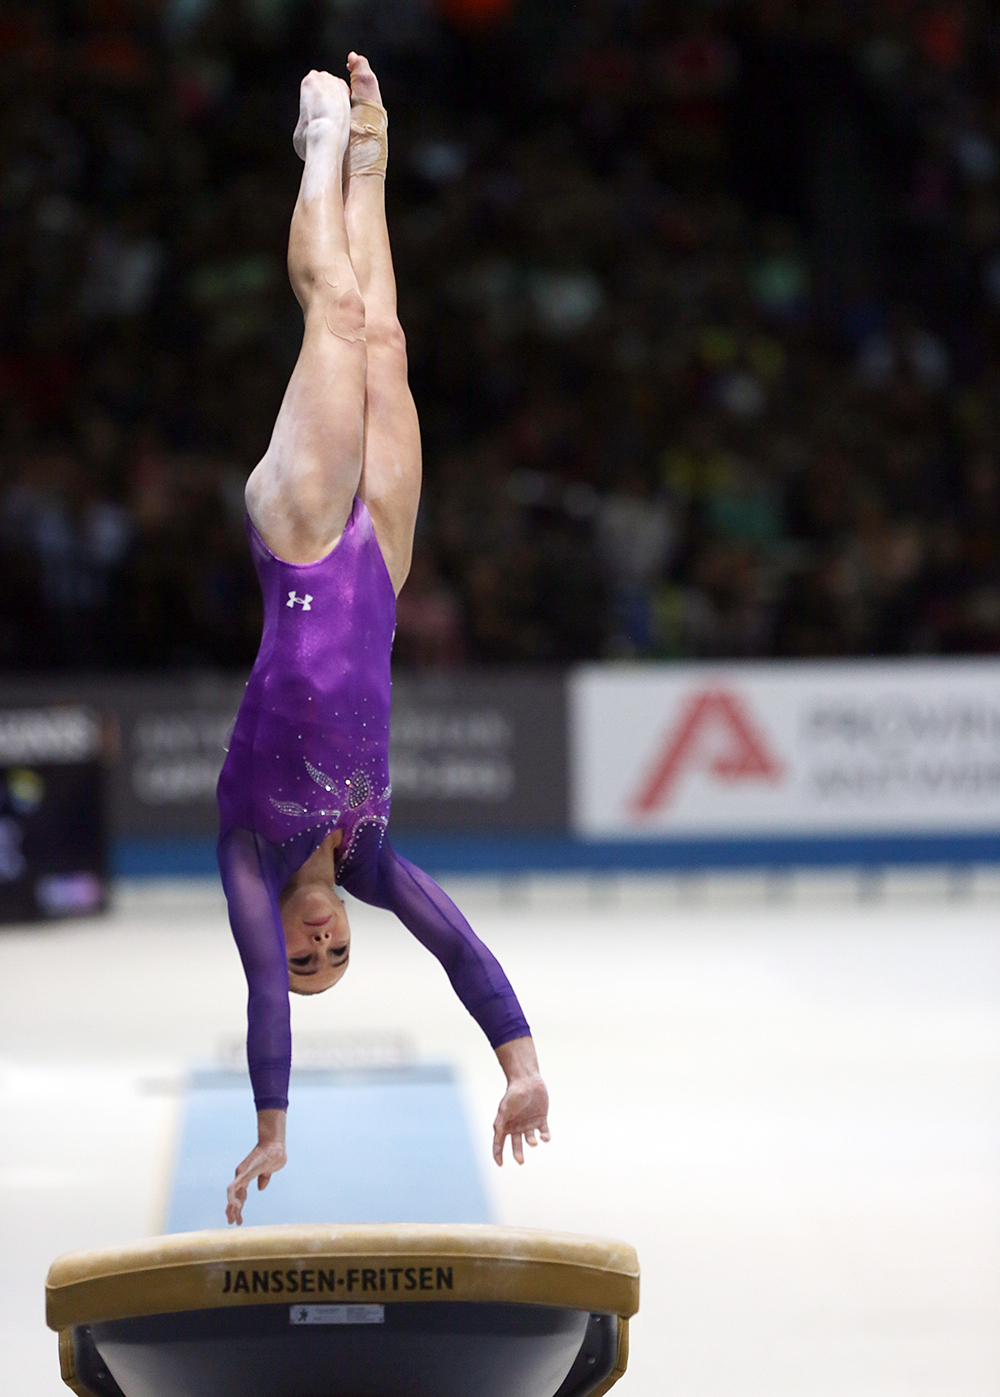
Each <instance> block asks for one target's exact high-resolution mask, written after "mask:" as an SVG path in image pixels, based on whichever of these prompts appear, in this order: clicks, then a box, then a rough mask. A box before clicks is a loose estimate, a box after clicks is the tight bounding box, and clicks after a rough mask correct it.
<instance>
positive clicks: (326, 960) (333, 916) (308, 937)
mask: <svg viewBox="0 0 1000 1397" xmlns="http://www.w3.org/2000/svg"><path fill="white" fill-rule="evenodd" d="M281 923H282V926H283V927H284V929H285V949H286V951H287V952H288V987H289V989H291V990H293V991H294V992H295V993H296V994H319V993H320V991H321V990H328V989H329V988H330V986H331V985H335V984H336V983H337V981H338V980H339V979H340V978H341V976H342V975H343V973H344V971H345V970H346V969H347V962H348V960H349V959H350V955H351V928H350V927H349V926H348V924H347V910H346V908H345V907H344V904H343V903H342V902H341V900H340V898H339V897H338V896H337V894H336V893H335V892H334V890H333V888H332V887H331V886H330V885H329V883H324V882H323V881H321V880H317V881H312V880H309V881H305V882H301V883H297V884H296V885H294V886H292V887H290V888H288V889H286V891H285V893H284V895H283V896H282V899H281Z"/></svg>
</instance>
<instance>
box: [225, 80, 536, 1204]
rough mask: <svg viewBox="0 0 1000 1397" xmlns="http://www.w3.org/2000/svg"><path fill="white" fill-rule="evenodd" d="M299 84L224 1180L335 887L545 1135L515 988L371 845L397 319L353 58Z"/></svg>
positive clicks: (279, 1145) (257, 508)
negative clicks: (298, 311)
mask: <svg viewBox="0 0 1000 1397" xmlns="http://www.w3.org/2000/svg"><path fill="white" fill-rule="evenodd" d="M347 67H348V69H349V71H350V79H351V83H350V88H348V86H347V84H346V83H345V82H343V81H341V79H340V78H335V77H331V76H330V74H329V73H319V72H315V71H314V72H311V73H309V74H308V76H307V77H305V78H304V79H303V81H302V85H301V89H300V113H299V120H298V125H297V126H296V129H295V134H294V136H293V145H294V147H295V150H296V152H297V153H298V155H299V156H300V157H301V158H302V160H303V161H304V169H303V172H302V183H301V186H300V189H299V194H298V199H297V202H296V205H295V211H294V214H293V216H292V225H291V231H290V234H289V242H288V272H289V277H290V280H291V284H292V289H293V290H294V292H295V295H296V297H297V299H298V301H299V304H300V305H301V307H302V311H303V315H304V319H305V327H304V332H303V339H302V348H301V351H300V353H299V357H298V360H297V362H296V364H295V368H294V370H293V372H292V376H291V379H290V381H289V384H288V388H287V389H286V392H285V396H284V399H283V401H282V403H281V407H280V410H279V412H278V417H277V421H276V422H275V426H274V431H273V434H272V436H271V441H270V443H269V445H268V448H267V451H266V452H265V454H264V457H263V459H262V460H261V461H260V463H259V464H258V465H257V467H256V468H255V469H254V471H253V472H252V474H251V475H250V478H249V480H248V481H247V488H246V505H247V534H248V537H249V541H250V550H251V553H252V555H253V560H254V564H255V566H256V569H257V575H258V578H259V579H260V586H261V591H262V593H263V598H264V630H263V636H262V639H261V645H260V651H259V653H258V656H257V660H256V662H255V664H254V667H253V671H252V673H251V675H250V680H249V682H248V684H247V688H246V692H245V694H244V697H243V701H242V703H241V705H240V710H239V713H238V715H237V719H236V725H235V728H234V730H233V733H232V737H231V739H230V743H229V750H228V753H227V755H226V760H225V764H224V765H223V768H222V773H221V775H220V777H219V787H218V801H219V830H220V833H219V846H218V853H219V868H220V870H221V873H222V882H223V887H224V889H225V893H226V900H227V903H228V907H229V920H230V924H231V926H232V929H233V934H234V936H235V938H236V943H237V946H238V948H239V953H240V957H241V959H242V962H243V968H244V970H245V972H246V977H247V983H248V988H249V998H248V1005H247V1020H248V1027H247V1058H248V1061H249V1067H250V1078H251V1082H252V1085H253V1092H254V1103H255V1106H256V1108H257V1144H256V1145H255V1147H254V1148H253V1149H252V1150H251V1151H250V1153H249V1154H248V1155H247V1157H246V1159H244V1160H243V1162H242V1163H241V1164H240V1165H239V1166H238V1168H237V1170H236V1176H235V1178H234V1179H233V1182H232V1183H231V1184H230V1185H229V1189H228V1194H227V1207H226V1217H227V1219H228V1221H229V1222H230V1223H241V1222H242V1220H243V1216H242V1215H243V1204H244V1203H245V1202H246V1197H247V1189H248V1187H249V1185H250V1184H251V1183H252V1182H253V1180H254V1179H256V1180H257V1186H258V1188H264V1187H265V1186H266V1185H267V1183H268V1182H269V1180H270V1178H271V1175H272V1174H274V1173H275V1171H276V1170H278V1169H280V1168H282V1166H283V1165H284V1164H285V1162H286V1154H285V1113H286V1111H287V1108H288V1078H289V1071H290V1066H291V1027H290V1015H289V999H288V993H289V990H292V991H294V992H295V993H296V994H315V993H318V992H319V991H321V990H327V989H329V988H330V987H331V986H332V985H335V984H336V983H337V982H338V981H339V980H340V979H341V978H342V976H343V974H344V972H345V971H346V969H347V965H348V961H349V958H350V943H351V933H350V928H349V926H348V921H347V913H346V910H345V907H344V904H343V902H342V900H341V898H340V895H339V893H338V891H337V889H338V886H339V887H343V888H346V889H347V890H348V891H349V892H350V893H351V894H352V895H353V896H355V897H357V898H359V899H360V900H361V901H363V902H367V903H371V904H372V905H373V906H376V907H384V908H389V909H391V910H392V911H393V912H395V913H396V915H397V916H398V917H399V919H400V921H402V923H403V924H404V926H406V927H407V928H408V929H409V930H410V931H411V932H412V933H413V935H414V936H415V937H416V938H417V940H418V941H420V943H421V944H422V945H423V946H425V947H426V948H427V949H428V950H429V951H431V952H432V953H433V954H434V955H435V956H436V957H437V958H438V960H440V962H441V964H442V966H443V967H444V969H445V971H446V972H447V974H448V977H449V979H450V980H451V983H452V986H453V987H454V989H455V992H456V993H457V995H458V996H459V998H460V999H461V1001H462V1003H463V1004H464V1005H465V1007H466V1008H467V1009H468V1010H469V1012H470V1013H471V1014H472V1015H473V1017H474V1018H475V1019H476V1021H477V1022H478V1023H479V1025H480V1026H481V1027H482V1029H483V1031H484V1032H485V1034H486V1036H487V1037H488V1039H489V1041H490V1044H491V1045H492V1047H493V1048H494V1049H495V1050H496V1054H497V1057H498V1059H499V1061H500V1065H501V1067H502V1068H503V1070H504V1073H505V1075H506V1078H507V1089H506V1091H505V1093H504V1096H503V1099H502V1100H501V1102H500V1107H499V1111H498V1113H497V1117H496V1121H495V1124H494V1134H493V1157H494V1159H495V1160H496V1162H497V1164H502V1162H503V1153H504V1144H505V1141H506V1139H507V1137H508V1136H509V1137H510V1141H511V1152H512V1154H513V1156H514V1158H515V1159H516V1160H517V1162H518V1163H519V1164H521V1163H523V1161H524V1151H523V1148H522V1140H526V1141H527V1142H528V1144H529V1145H534V1144H535V1143H536V1140H537V1138H538V1137H540V1138H541V1139H542V1140H548V1139H549V1130H548V1124H547V1119H546V1117H547V1111H548V1094H547V1092H546V1089H545V1083H544V1082H543V1080H542V1077H541V1075H540V1073H539V1070H538V1060H537V1057H536V1055H535V1049H534V1044H533V1042H532V1039H531V1034H530V1030H529V1028H528V1025H527V1023H526V1022H525V1019H524V1015H523V1014H522V1012H521V1008H520V1005H519V1004H518V1002H517V999H516V997H515V995H514V992H513V990H512V989H511V986H510V983H509V982H508V980H507V978H506V976H505V975H504V973H503V971H502V970H501V968H500V966H499V964H498V963H497V961H496V960H495V959H494V957H493V956H492V955H491V954H490V952H489V950H488V949H487V948H486V946H484V945H483V943H482V942H481V941H480V940H479V939H478V938H477V937H476V935H475V934H474V932H473V931H472V929H471V927H470V926H469V924H468V922H466V920H465V918H464V917H463V916H462V914H461V913H460V912H459V910H458V908H457V907H456V906H455V905H454V903H453V902H452V901H451V900H450V899H449V898H448V897H447V896H446V895H445V893H444V892H442V890H441V889H440V888H439V887H438V886H437V885H436V884H435V883H434V882H433V881H432V880H431V879H430V878H429V877H428V876H427V875H426V874H425V873H423V872H421V870H420V869H418V868H415V867H414V866H413V864H411V863H408V862H407V860H406V859H404V858H401V857H400V856H399V855H398V854H396V853H395V852H394V851H393V849H392V848H391V846H390V845H389V843H388V842H387V840H386V838H385V831H386V824H387V822H388V817H389V799H390V787H389V766H388V752H389V685H390V679H389V658H390V651H391V648H392V637H393V630H394V624H395V608H396V596H397V594H398V593H399V591H400V588H401V587H402V586H403V583H404V582H405V581H406V575H407V572H408V571H409V567H410V556H411V552H412V547H413V531H414V525H415V522H416V515H417V504H418V501H419V497H420V434H419V427H418V423H417V413H416V408H415V406H414V402H413V398H412V396H411V394H410V390H409V386H408V383H407V371H406V349H405V342H404V339H403V334H402V331H401V329H400V326H399V321H398V319H397V317H396V284H395V278H394V274H393V268H392V259H391V254H390V250H389V234H388V229H387V226H386V218H385V169H386V160H387V151H388V146H387V139H386V131H387V126H388V120H387V117H386V113H385V109H384V108H383V107H382V104H381V98H380V94H379V88H378V82H377V81H376V78H375V75H374V73H373V72H372V70H371V68H370V66H369V64H368V61H367V59H365V58H362V57H361V56H360V55H358V54H356V53H352V54H350V56H349V58H348V62H347Z"/></svg>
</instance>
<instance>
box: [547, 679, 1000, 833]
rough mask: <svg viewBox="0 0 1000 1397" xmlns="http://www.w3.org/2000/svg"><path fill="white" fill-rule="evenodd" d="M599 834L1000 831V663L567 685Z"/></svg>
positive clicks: (584, 818)
mask: <svg viewBox="0 0 1000 1397" xmlns="http://www.w3.org/2000/svg"><path fill="white" fill-rule="evenodd" d="M570 734H571V736H570V752H571V756H570V769H571V788H572V790H571V812H572V823H573V828H574V830H575V832H576V833H578V834H581V835H585V836H587V837H590V838H603V839H609V838H610V839H616V838H622V839H630V840H635V839H650V840H663V839H669V838H671V837H698V836H702V837H715V838H728V837H733V838H747V837H751V836H752V837H761V836H768V835H805V836H809V835H817V836H822V835H834V834H851V833H865V832H869V833H873V834H878V833H893V834H896V833H899V834H918V833H921V834H922V833H935V834H937V833H955V834H966V833H986V832H996V831H1000V662H997V661H994V660H981V661H980V660H947V661H944V660H942V661H905V660H900V661H872V662H871V663H865V662H850V663H848V662H838V661H829V662H817V663H805V664H803V663H796V664H783V663H761V664H754V663H750V664H744V663H741V664H734V665H724V664H704V665H701V664H692V665H687V664H678V665H672V664H664V665H656V664H651V665H640V664H635V665H602V666H598V665H593V666H584V667H581V668H580V669H578V670H576V671H575V672H574V673H573V675H572V676H571V679H570Z"/></svg>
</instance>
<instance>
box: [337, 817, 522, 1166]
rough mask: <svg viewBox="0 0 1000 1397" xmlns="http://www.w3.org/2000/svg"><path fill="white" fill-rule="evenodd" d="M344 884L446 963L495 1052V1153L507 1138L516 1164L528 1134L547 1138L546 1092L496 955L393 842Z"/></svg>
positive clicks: (499, 1154)
mask: <svg viewBox="0 0 1000 1397" xmlns="http://www.w3.org/2000/svg"><path fill="white" fill-rule="evenodd" d="M344 886H345V887H346V888H347V890H348V892H350V893H353V894H354V896H355V897H358V898H360V899H361V901H363V902H368V903H371V904H372V905H373V906H376V907H384V908H386V909H388V910H389V911H392V912H395V914H396V916H397V917H398V918H399V920H400V921H401V922H402V923H403V925H404V926H405V927H406V928H407V930H408V931H410V932H412V933H413V935H414V936H415V937H416V938H417V940H418V941H419V942H420V944H421V945H422V946H425V947H426V948H427V950H429V951H430V952H431V954H432V955H434V956H436V957H437V959H438V960H439V961H440V962H441V965H442V966H443V968H444V970H445V973H446V974H447V976H448V978H449V980H450V981H451V984H452V988H453V989H454V991H455V993H456V994H457V995H458V997H459V999H460V1000H461V1001H462V1003H463V1004H464V1005H465V1007H466V1009H468V1011H469V1013H470V1014H471V1015H472V1017H473V1018H474V1019H475V1020H476V1022H477V1023H478V1024H479V1026H480V1028H481V1029H482V1030H483V1032H484V1033H485V1034H486V1037H487V1038H488V1039H489V1041H490V1046H491V1047H492V1048H493V1049H494V1050H495V1052H496V1055H497V1058H498V1060H499V1062H500V1066H501V1067H502V1068H503V1070H504V1074H505V1076H506V1078H507V1090H506V1092H505V1093H504V1096H503V1100H502V1101H501V1102H500V1108H499V1111H498V1112H497V1118H496V1121H495V1122H494V1127H493V1157H494V1159H495V1160H496V1162H497V1164H502V1163H503V1149H504V1141H505V1140H506V1138H507V1137H508V1136H510V1140H511V1150H512V1152H513V1155H514V1158H515V1159H516V1160H517V1162H518V1164H523V1162H524V1151H523V1148H522V1139H526V1140H527V1142H528V1144H529V1145H534V1144H536V1143H537V1141H536V1131H537V1133H538V1135H540V1136H541V1138H542V1139H543V1140H548V1139H549V1128H548V1119H547V1116H548V1092H547V1091H546V1087H545V1083H544V1081H543V1080H542V1075H541V1072H540V1071H539V1068H538V1058H537V1056H536V1053H535V1045H534V1043H533V1041H532V1038H531V1030H530V1029H529V1027H528V1025H527V1022H526V1020H525V1017H524V1014H523V1013H522V1012H521V1006H520V1004H518V1002H517V996H516V995H515V994H514V991H513V989H512V988H511V984H510V981H509V980H508V979H507V976H506V975H505V974H504V972H503V970H502V969H501V967H500V963H499V962H498V961H497V959H496V957H495V956H494V955H492V953H491V952H490V951H489V949H488V948H487V947H486V946H485V945H484V944H483V942H482V941H480V939H479V937H478V936H477V935H476V934H475V932H474V931H473V930H472V928H471V927H470V926H469V923H468V922H467V921H466V920H465V918H464V917H463V916H462V914H461V912H460V911H459V910H458V908H457V907H456V906H455V904H454V903H453V902H452V900H451V898H450V897H448V896H447V894H446V893H445V892H444V891H443V890H442V889H441V888H439V887H438V885H437V884H436V883H435V882H434V880H433V879H432V878H430V877H428V875H427V874H426V873H424V872H423V871H422V870H421V869H419V868H417V867H416V866H415V865H414V864H412V863H410V862H409V861H408V860H407V859H404V858H402V857H401V856H400V855H399V854H397V853H396V852H395V850H394V849H393V848H392V846H391V845H390V844H388V843H384V844H383V845H382V848H381V851H380V854H379V857H378V862H377V863H375V861H374V860H373V861H372V863H370V864H369V863H366V862H365V861H359V865H358V866H357V868H356V869H353V870H351V873H350V874H349V875H348V876H347V877H346V878H345V880H344Z"/></svg>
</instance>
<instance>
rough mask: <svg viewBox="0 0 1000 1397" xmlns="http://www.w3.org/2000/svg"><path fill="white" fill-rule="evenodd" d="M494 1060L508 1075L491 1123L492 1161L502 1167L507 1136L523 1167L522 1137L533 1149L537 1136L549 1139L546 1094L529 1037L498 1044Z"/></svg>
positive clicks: (515, 1156)
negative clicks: (495, 1114)
mask: <svg viewBox="0 0 1000 1397" xmlns="http://www.w3.org/2000/svg"><path fill="white" fill-rule="evenodd" d="M497 1057H498V1058H499V1059H500V1066H501V1067H502V1068H503V1070H504V1072H505V1073H506V1074H507V1090H506V1091H505V1092H504V1095H503V1100H502V1101H501V1102H500V1109H499V1110H498V1111H497V1118H496V1120H495V1121H494V1122H493V1158H494V1159H495V1160H496V1162H497V1164H503V1147H504V1142H505V1141H506V1139H507V1136H508V1135H509V1136H510V1148H511V1153H512V1154H513V1156H514V1158H515V1159H516V1160H517V1162H518V1164H523V1163H524V1147H523V1145H522V1143H521V1142H522V1138H523V1139H524V1140H527V1142H528V1144H529V1145H531V1146H532V1147H534V1146H535V1145H537V1144H538V1137H540V1138H541V1139H542V1140H545V1141H546V1142H548V1141H549V1140H550V1139H551V1138H552V1137H551V1135H550V1134H549V1122H548V1113H549V1093H548V1091H547V1090H546V1087H545V1083H544V1082H543V1081H542V1074H541V1072H540V1071H539V1070H538V1058H537V1057H536V1056H535V1045H534V1043H533V1042H532V1041H531V1039H530V1038H514V1039H513V1040H512V1041H511V1042H509V1043H501V1044H500V1047H499V1048H497ZM536 1131H537V1136H536Z"/></svg>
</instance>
